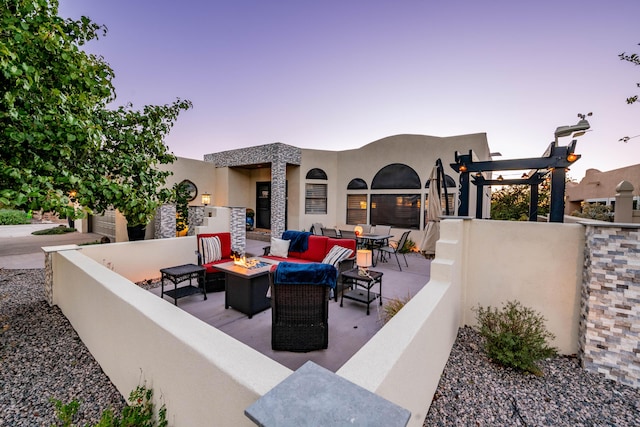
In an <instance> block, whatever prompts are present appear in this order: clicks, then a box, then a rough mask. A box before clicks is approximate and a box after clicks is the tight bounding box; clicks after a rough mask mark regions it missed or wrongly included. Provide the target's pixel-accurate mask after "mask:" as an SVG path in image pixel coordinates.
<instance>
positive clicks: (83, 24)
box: [0, 0, 191, 225]
mask: <svg viewBox="0 0 640 427" xmlns="http://www.w3.org/2000/svg"><path fill="white" fill-rule="evenodd" d="M0 4H1V5H2V6H1V7H0V24H1V25H0V88H1V89H2V94H3V96H2V98H1V99H0V205H4V206H9V207H14V208H19V209H24V210H40V209H43V210H46V211H49V210H51V211H56V212H58V213H60V214H62V215H63V216H69V217H77V216H79V215H81V212H78V211H76V208H74V205H73V204H71V203H70V201H71V200H70V197H69V193H70V192H71V191H72V190H73V191H75V192H76V194H77V201H78V202H79V204H80V205H81V206H84V207H85V208H86V209H87V210H90V211H93V212H95V213H102V212H104V210H105V209H107V208H110V207H113V208H116V209H119V210H120V211H121V212H122V213H123V214H124V215H125V217H126V218H127V221H129V222H130V224H132V225H133V224H146V223H147V222H148V221H149V219H150V218H151V217H152V216H153V213H154V212H155V208H156V207H157V206H158V205H159V204H160V203H163V202H164V201H166V200H167V199H168V197H169V196H170V195H171V192H170V191H169V190H167V189H165V188H163V187H164V184H165V179H166V177H167V175H169V174H170V172H160V171H158V170H157V169H156V168H155V166H157V165H159V164H166V163H171V162H173V161H174V160H175V156H173V154H171V153H168V150H167V147H166V145H165V144H164V141H163V139H164V136H165V135H166V134H167V133H168V132H169V130H170V128H171V126H172V125H173V123H174V121H175V120H176V119H177V116H178V114H179V112H180V111H181V110H186V109H188V108H190V107H191V103H190V102H189V101H181V100H180V99H178V100H176V101H175V102H174V103H172V104H169V105H164V106H145V107H144V108H143V109H142V111H137V110H134V109H133V108H132V106H131V105H127V106H126V107H119V108H117V109H115V110H112V109H109V108H107V105H108V104H109V103H110V102H112V101H114V100H115V89H114V87H113V85H112V79H113V77H114V73H113V70H112V69H111V67H110V66H109V64H108V63H107V62H105V60H104V59H103V58H102V57H98V56H96V55H91V54H88V53H86V52H84V51H83V50H82V49H81V48H82V46H83V45H84V44H85V43H87V42H88V41H91V40H93V39H98V38H99V36H100V35H103V36H104V35H106V28H105V27H103V26H99V25H97V24H95V23H93V22H92V21H91V20H90V19H89V18H87V17H82V18H80V19H79V20H77V21H75V20H72V19H63V18H61V17H59V16H58V1H57V0H0Z"/></svg>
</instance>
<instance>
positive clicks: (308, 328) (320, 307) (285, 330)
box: [269, 263, 337, 352]
mask: <svg viewBox="0 0 640 427" xmlns="http://www.w3.org/2000/svg"><path fill="white" fill-rule="evenodd" d="M303 265H306V267H302V266H303ZM288 267H289V268H292V269H298V268H300V269H302V268H312V269H314V274H313V275H311V276H308V277H305V278H302V280H300V281H299V282H298V283H295V282H296V280H295V275H294V278H293V280H291V277H289V279H290V280H283V279H282V278H283V274H279V273H278V270H281V271H282V269H285V268H288ZM316 273H319V274H316ZM302 274H304V272H302ZM323 276H324V277H323ZM336 276H337V271H336V268H335V267H333V266H332V265H328V264H319V263H313V264H294V263H280V265H278V267H277V269H274V270H272V271H271V272H270V273H269V280H270V285H271V319H272V325H271V348H272V349H273V350H284V351H295V352H308V351H314V350H322V349H326V348H327V347H328V345H329V325H328V314H329V291H330V289H331V288H332V287H335V278H336ZM298 277H301V275H298ZM318 278H320V279H319V280H317V279H318Z"/></svg>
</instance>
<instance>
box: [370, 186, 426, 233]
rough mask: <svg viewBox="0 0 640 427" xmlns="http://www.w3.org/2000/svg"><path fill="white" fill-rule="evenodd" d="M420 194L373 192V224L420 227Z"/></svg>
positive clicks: (413, 228) (416, 228) (409, 227)
mask: <svg viewBox="0 0 640 427" xmlns="http://www.w3.org/2000/svg"><path fill="white" fill-rule="evenodd" d="M420 197H421V195H420V194H372V195H371V209H370V211H371V225H390V226H392V227H397V228H408V229H412V230H418V229H420Z"/></svg>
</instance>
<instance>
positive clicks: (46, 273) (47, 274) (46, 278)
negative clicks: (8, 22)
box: [44, 251, 53, 307]
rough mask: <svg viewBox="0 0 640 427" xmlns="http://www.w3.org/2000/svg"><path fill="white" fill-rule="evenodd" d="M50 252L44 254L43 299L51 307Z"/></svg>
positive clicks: (51, 267) (51, 266)
mask: <svg viewBox="0 0 640 427" xmlns="http://www.w3.org/2000/svg"><path fill="white" fill-rule="evenodd" d="M52 256H53V253H52V252H47V251H45V253H44V299H45V300H46V301H47V303H48V304H49V306H50V307H53V261H52V260H51V257H52Z"/></svg>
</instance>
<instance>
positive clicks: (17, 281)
mask: <svg viewBox="0 0 640 427" xmlns="http://www.w3.org/2000/svg"><path fill="white" fill-rule="evenodd" d="M43 281H44V270H42V269H34V270H2V269H0V331H1V330H2V329H3V328H5V327H6V331H4V332H3V333H2V332H0V426H2V427H4V426H12V427H13V426H50V425H51V424H53V423H55V421H56V417H55V413H54V409H53V405H52V404H51V403H50V401H49V399H51V398H55V399H59V400H62V401H63V402H69V401H71V400H72V399H77V400H78V401H80V402H81V406H80V411H79V417H78V419H77V420H76V422H77V423H78V424H80V425H84V424H85V423H95V422H97V421H98V419H99V418H100V414H101V413H102V411H103V410H104V409H106V408H108V407H112V408H114V409H115V410H120V409H121V408H122V407H123V406H124V405H125V404H126V402H125V400H124V399H123V398H122V397H121V396H120V394H119V393H118V391H117V390H116V388H115V387H114V386H113V385H112V384H111V382H110V381H109V378H107V376H106V375H105V374H104V372H102V370H101V369H100V366H99V365H98V364H97V362H96V361H95V360H94V359H93V357H92V356H91V354H90V353H89V352H88V350H87V349H86V347H85V346H84V345H83V344H82V341H80V339H79V338H78V335H77V334H76V333H75V331H74V330H73V328H72V327H71V325H70V324H69V322H68V321H67V320H66V318H65V317H64V316H63V315H62V313H61V312H60V310H59V309H58V308H57V307H49V306H48V305H47V303H46V302H45V300H44V294H43V291H42V283H43ZM141 285H143V287H145V288H147V287H153V286H156V285H157V283H156V281H150V282H149V283H145V284H141ZM540 366H541V368H542V369H543V371H544V373H545V376H544V377H535V376H533V375H529V374H522V373H520V372H516V371H514V370H511V369H506V368H502V367H500V366H497V365H495V364H493V363H491V362H490V361H489V359H487V357H486V356H485V355H484V353H483V352H482V341H481V338H480V336H479V335H478V334H477V333H476V332H475V331H474V330H472V329H471V328H461V329H460V331H459V333H458V338H457V340H456V343H455V346H454V347H453V350H452V352H451V356H450V358H449V362H448V363H447V366H446V368H445V371H444V373H443V376H442V379H441V381H440V384H439V385H438V389H437V391H436V394H435V396H434V401H433V403H432V405H431V407H430V409H429V413H428V414H427V417H426V419H425V422H424V425H425V426H638V425H640V389H633V388H631V387H626V386H622V385H619V384H616V383H615V382H613V381H609V380H606V379H604V377H602V376H599V375H595V374H590V373H587V372H585V371H584V370H582V369H581V368H580V367H579V364H578V360H577V359H576V358H573V357H557V358H553V359H549V360H545V361H543V362H541V364H540Z"/></svg>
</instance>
